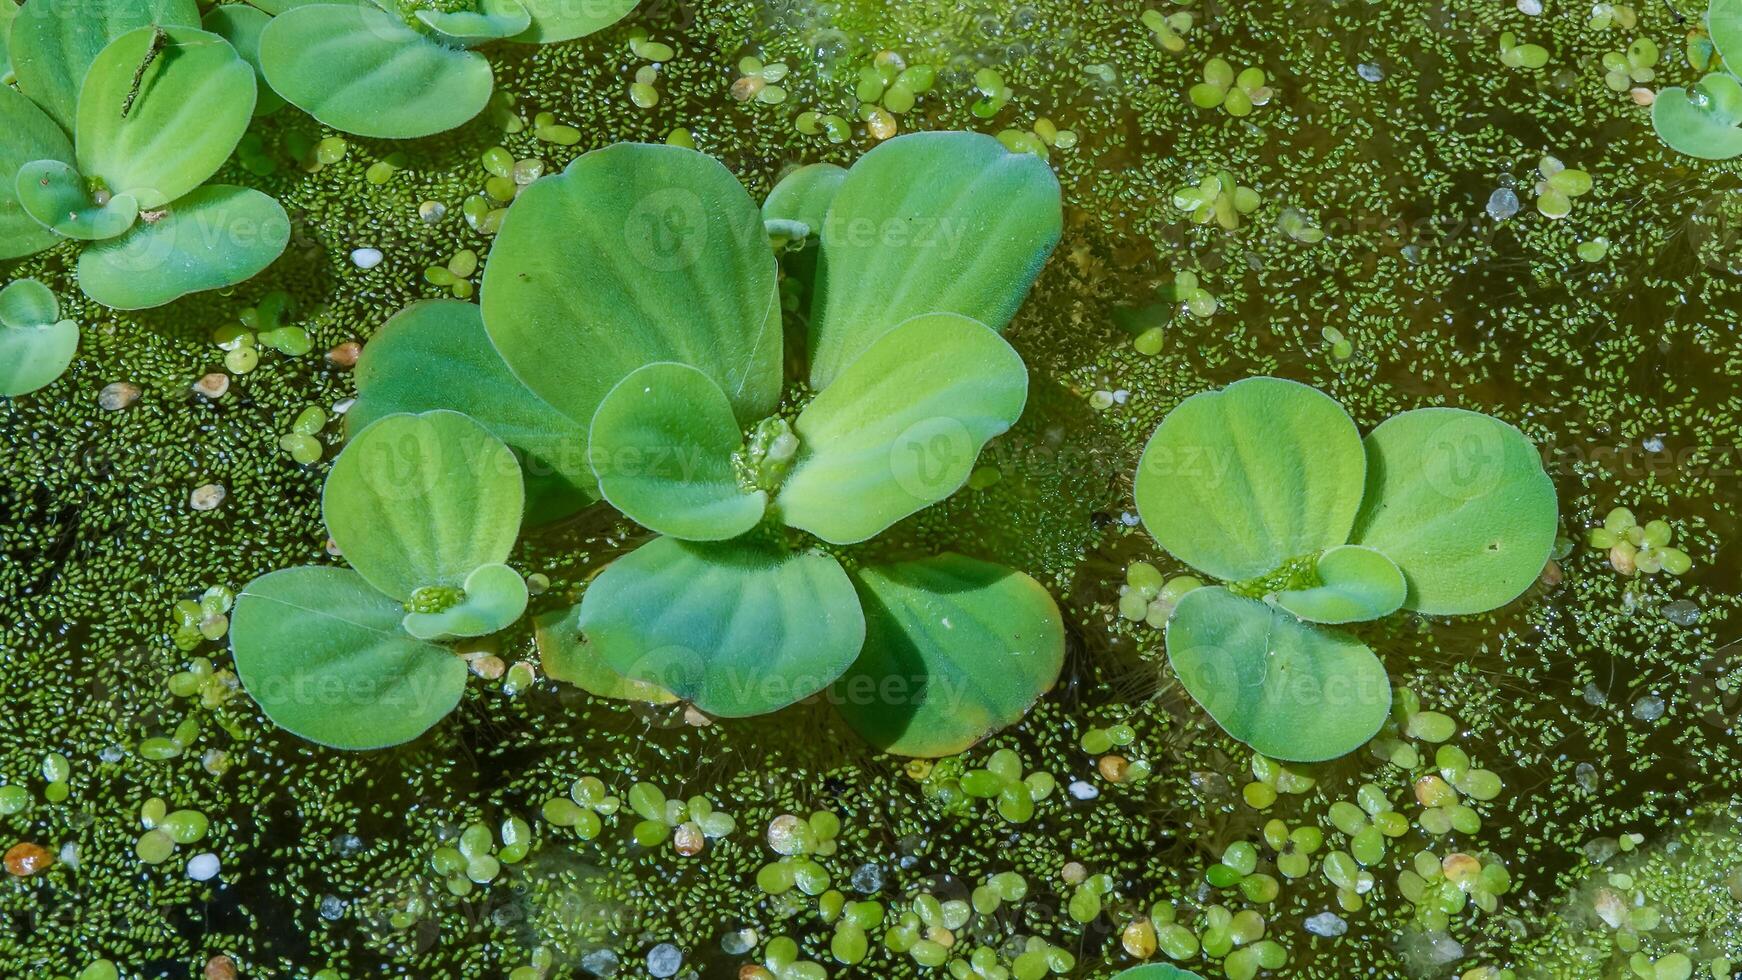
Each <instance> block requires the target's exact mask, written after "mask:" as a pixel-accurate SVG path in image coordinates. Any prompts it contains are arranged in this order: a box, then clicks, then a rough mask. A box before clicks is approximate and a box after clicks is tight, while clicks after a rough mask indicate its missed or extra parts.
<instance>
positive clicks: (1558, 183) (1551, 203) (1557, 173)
mask: <svg viewBox="0 0 1742 980" xmlns="http://www.w3.org/2000/svg"><path fill="white" fill-rule="evenodd" d="M1536 172H1537V173H1538V174H1539V175H1541V177H1542V179H1541V180H1538V181H1537V182H1536V209H1537V211H1539V212H1541V213H1542V216H1543V217H1545V218H1551V219H1560V218H1564V217H1566V216H1567V215H1569V214H1572V213H1573V198H1576V197H1583V196H1584V195H1586V194H1589V193H1590V192H1591V175H1590V174H1589V173H1587V172H1585V171H1583V170H1579V169H1576V168H1573V167H1569V166H1567V165H1566V164H1564V163H1562V162H1561V161H1560V159H1559V158H1558V157H1551V156H1545V157H1543V158H1542V159H1541V160H1539V161H1537V164H1536Z"/></svg>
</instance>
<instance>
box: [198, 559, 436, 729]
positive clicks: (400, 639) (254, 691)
mask: <svg viewBox="0 0 1742 980" xmlns="http://www.w3.org/2000/svg"><path fill="white" fill-rule="evenodd" d="M404 615H405V610H404V609H402V608H401V607H400V604H399V603H398V602H396V601H394V600H393V599H390V598H388V597H387V596H384V595H382V594H381V593H379V592H377V591H375V590H374V589H372V588H370V587H369V585H368V583H367V582H365V581H363V578H362V577H361V576H359V575H358V574H357V573H356V572H353V571H350V570H349V569H343V568H316V567H304V568H289V569H285V570H283V571H278V572H273V573H271V574H269V575H264V576H261V577H260V578H257V579H255V580H254V581H252V582H250V583H248V585H247V587H246V588H244V589H243V590H242V593H241V594H240V595H238V596H237V597H236V607H235V609H233V610H232V611H231V613H230V652H231V654H232V655H233V656H234V657H235V660H236V675H237V676H238V677H239V678H241V681H242V687H243V689H244V690H246V691H247V692H248V694H249V696H250V697H252V698H253V699H254V700H255V702H256V703H258V704H259V705H260V709H261V710H262V711H264V712H265V713H266V717H267V718H269V719H271V721H272V723H273V724H275V725H277V726H279V727H280V728H283V729H285V730H286V731H288V732H290V733H291V734H293V735H298V736H301V737H302V738H306V739H308V740H309V741H311V742H318V743H320V744H322V745H327V746H331V747H333V748H337V749H376V748H383V747H385V746H389V745H398V744H399V743H401V742H408V741H410V740H412V739H414V738H416V737H418V736H419V735H422V734H423V733H424V732H426V731H428V730H429V729H430V727H431V726H433V725H434V724H435V723H436V722H438V721H441V720H442V719H443V718H445V717H446V716H447V715H448V713H449V712H451V711H453V710H454V707H455V706H456V705H458V704H459V702H460V696H461V695H462V694H463V693H464V692H465V688H466V663H465V661H464V660H461V659H460V658H459V657H458V656H456V655H455V654H454V652H453V651H452V650H449V649H447V648H445V647H440V646H436V645H435V644H432V643H426V642H424V641H421V640H417V639H414V638H412V637H411V636H408V635H406V633H405V631H404V630H403V629H401V628H400V625H399V621H400V619H401V618H402V617H403V616H404Z"/></svg>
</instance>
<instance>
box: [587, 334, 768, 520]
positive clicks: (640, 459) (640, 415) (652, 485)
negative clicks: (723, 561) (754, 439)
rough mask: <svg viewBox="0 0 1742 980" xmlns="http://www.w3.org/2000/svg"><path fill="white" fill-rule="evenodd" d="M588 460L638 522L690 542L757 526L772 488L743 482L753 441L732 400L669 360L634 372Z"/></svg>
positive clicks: (613, 396) (593, 439)
mask: <svg viewBox="0 0 1742 980" xmlns="http://www.w3.org/2000/svg"><path fill="white" fill-rule="evenodd" d="M589 445H590V447H591V448H590V450H589V451H588V460H589V462H591V463H592V466H593V472H594V473H596V474H597V475H598V477H599V490H600V492H601V493H603V494H604V496H605V499H606V500H608V501H610V502H611V506H613V507H615V508H617V509H618V510H620V511H622V512H623V513H624V514H625V515H627V516H628V517H629V518H630V519H631V520H633V521H635V522H636V523H639V524H641V525H643V526H645V527H649V528H652V529H653V530H655V531H658V532H660V533H662V534H669V535H671V536H673V537H677V538H683V539H685V540H689V541H724V540H725V539H727V538H735V537H737V536H738V535H740V534H743V533H744V532H746V531H748V530H750V529H751V528H753V527H755V526H756V525H757V523H758V522H760V521H761V520H762V512H763V511H764V510H765V509H766V508H767V506H768V494H766V493H764V492H763V491H761V490H755V491H752V492H746V491H745V489H744V488H743V487H742V486H740V485H739V482H738V474H737V468H736V466H735V465H734V463H733V459H732V457H733V454H734V453H736V452H738V451H739V450H740V449H742V448H743V446H744V436H743V431H742V430H741V429H739V427H738V422H737V420H735V419H734V418H733V417H732V403H731V402H729V401H727V400H726V394H725V392H723V391H721V390H720V386H719V385H716V384H714V382H713V380H712V379H710V378H709V377H708V376H707V375H705V374H703V373H702V372H700V371H698V370H696V369H695V368H693V367H690V366H689V365H687V364H676V363H673V362H671V361H659V362H656V363H653V364H648V365H645V366H643V367H640V368H637V369H635V370H634V371H631V372H629V375H628V376H627V377H625V378H624V379H623V380H622V381H621V382H619V383H618V385H617V387H615V388H612V389H611V391H610V393H609V394H607V395H606V396H605V400H604V401H602V402H600V403H599V410H598V412H596V413H595V414H594V415H593V425H592V429H591V432H590V442H589Z"/></svg>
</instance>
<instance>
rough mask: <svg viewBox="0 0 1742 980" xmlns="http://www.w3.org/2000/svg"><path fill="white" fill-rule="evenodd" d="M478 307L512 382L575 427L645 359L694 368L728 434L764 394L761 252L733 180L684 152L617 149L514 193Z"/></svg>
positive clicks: (767, 314)
mask: <svg viewBox="0 0 1742 980" xmlns="http://www.w3.org/2000/svg"><path fill="white" fill-rule="evenodd" d="M482 305H483V309H484V326H485V327H486V328H487V329H488V330H489V332H490V339H491V340H492V341H493V342H494V343H495V344H496V349H497V350H499V351H501V353H502V359H503V360H504V361H506V362H508V366H509V368H510V369H512V370H513V371H514V374H515V376H516V377H518V378H520V380H521V381H523V382H525V383H526V385H527V387H529V388H531V389H532V390H533V391H534V392H535V393H537V394H538V395H539V396H540V397H541V398H543V399H544V400H545V401H547V402H549V403H551V404H552V405H554V406H556V407H557V408H558V409H560V410H561V411H563V412H565V413H567V414H568V415H569V417H570V418H573V419H575V420H576V421H579V422H582V423H585V424H590V423H591V422H592V418H593V413H594V412H595V411H597V410H598V407H599V402H600V401H602V400H603V399H604V397H605V393H606V392H608V391H610V390H611V389H612V388H613V387H615V386H616V384H617V382H619V381H621V380H622V379H623V376H624V375H626V374H628V373H629V372H630V371H633V370H635V369H636V368H638V367H640V366H642V365H643V364H648V363H651V362H653V361H676V362H678V363H680V364H688V365H690V366H691V367H694V368H697V369H698V370H700V371H702V372H703V373H704V374H706V375H707V376H708V377H709V378H711V379H713V381H714V383H715V384H717V385H719V386H720V390H721V391H724V392H725V393H726V397H727V398H728V399H729V400H730V401H731V403H732V407H733V411H734V413H735V414H736V416H737V418H738V421H739V422H740V423H743V424H748V423H750V422H753V421H756V420H758V419H760V418H762V417H764V416H767V415H769V414H772V413H773V411H774V408H775V405H776V404H777V403H778V402H779V399H780V386H781V341H782V338H781V315H780V303H779V297H778V294H777V291H776V288H775V260H774V253H773V251H772V250H771V248H770V246H769V244H768V238H767V234H766V233H765V232H764V231H763V228H762V219H761V215H760V213H759V212H758V211H757V209H756V205H755V203H754V202H752V201H751V200H750V195H749V194H748V193H746V192H745V190H744V188H743V186H742V185H741V184H739V183H738V180H737V178H735V177H733V176H732V174H731V172H730V171H728V170H727V169H726V168H725V167H724V166H722V165H721V164H720V163H719V161H717V160H715V159H713V158H712V157H709V156H706V155H704V154H701V153H698V152H696V151H695V150H690V149H685V148H683V147H677V146H663V145H661V146H655V145H649V144H642V143H620V144H617V145H615V146H610V147H606V148H605V149H602V150H594V151H593V152H591V153H586V154H583V155H582V156H580V157H578V158H576V160H575V161H574V162H573V163H572V164H570V165H569V167H568V169H567V170H565V171H564V172H563V173H562V174H561V175H560V176H555V177H546V178H544V179H543V180H540V181H538V182H536V183H534V184H532V185H530V186H528V187H527V188H526V189H525V190H523V191H522V192H521V193H520V196H519V197H518V198H516V199H515V201H514V204H513V206H512V207H510V208H509V209H508V215H507V217H506V218H505V219H504V221H503V223H502V230H501V232H500V234H498V235H497V236H496V241H495V244H494V245H493V246H492V247H491V251H490V262H489V264H488V265H486V266H485V268H484V282H483V290H482Z"/></svg>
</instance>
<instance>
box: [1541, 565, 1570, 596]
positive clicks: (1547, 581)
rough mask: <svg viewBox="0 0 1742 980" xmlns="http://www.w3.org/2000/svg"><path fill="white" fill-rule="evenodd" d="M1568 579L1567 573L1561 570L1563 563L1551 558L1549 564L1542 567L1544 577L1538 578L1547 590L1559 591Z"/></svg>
mask: <svg viewBox="0 0 1742 980" xmlns="http://www.w3.org/2000/svg"><path fill="white" fill-rule="evenodd" d="M1566 577H1567V575H1566V572H1564V571H1562V570H1561V563H1560V562H1558V561H1555V560H1554V559H1553V558H1550V559H1549V560H1548V564H1546V565H1544V566H1542V575H1540V576H1539V577H1538V579H1537V581H1539V582H1541V583H1542V584H1543V586H1544V587H1546V588H1550V589H1558V588H1560V585H1561V583H1562V582H1564V581H1566Z"/></svg>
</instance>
